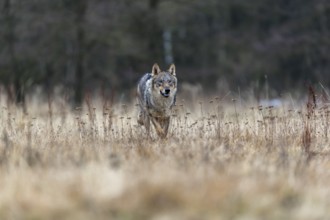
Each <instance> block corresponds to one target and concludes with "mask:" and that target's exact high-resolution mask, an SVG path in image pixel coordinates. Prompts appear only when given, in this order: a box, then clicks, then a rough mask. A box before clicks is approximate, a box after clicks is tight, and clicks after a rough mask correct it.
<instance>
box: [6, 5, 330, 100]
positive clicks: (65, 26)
mask: <svg viewBox="0 0 330 220" xmlns="http://www.w3.org/2000/svg"><path fill="white" fill-rule="evenodd" d="M0 7H1V9H0V10H1V13H0V83H1V93H4V94H6V95H7V97H8V101H9V102H13V103H17V104H23V105H24V104H25V100H26V97H27V96H29V95H31V94H35V93H36V91H41V92H40V93H41V94H47V95H48V96H49V95H50V96H51V95H53V94H54V93H56V94H57V93H58V94H59V95H60V96H63V97H67V98H66V99H67V100H68V102H70V103H72V104H73V105H78V106H79V105H81V103H82V102H83V100H84V98H85V96H86V94H99V91H101V92H102V93H103V94H106V96H107V97H124V98H125V99H130V98H132V93H133V92H132V91H133V90H134V89H135V85H136V82H137V80H138V79H139V77H140V76H141V75H142V74H144V73H145V72H150V70H151V67H152V65H153V63H158V64H160V66H161V67H162V68H164V69H165V68H167V67H168V66H169V64H171V63H175V64H176V67H177V72H178V78H179V81H180V82H185V83H189V84H191V85H200V86H202V88H203V92H204V93H206V94H214V93H217V94H219V93H226V92H228V91H238V90H240V91H247V90H249V91H253V95H254V96H255V97H256V98H260V97H262V96H263V95H264V93H263V91H264V88H265V86H267V87H269V88H270V91H271V92H270V95H271V96H274V97H277V96H280V95H281V94H282V93H283V92H286V91H298V93H299V91H306V85H307V84H318V83H322V85H324V86H325V87H328V86H329V84H330V74H329V71H330V56H329V54H330V2H329V1H327V0H315V1H309V0H299V1H298V0H276V1H273V0H250V1H244V0H203V1H200V0H175V1H174V0H140V1H133V0H56V1H53V0H30V1H24V0H1V3H0ZM47 95H43V96H47Z"/></svg>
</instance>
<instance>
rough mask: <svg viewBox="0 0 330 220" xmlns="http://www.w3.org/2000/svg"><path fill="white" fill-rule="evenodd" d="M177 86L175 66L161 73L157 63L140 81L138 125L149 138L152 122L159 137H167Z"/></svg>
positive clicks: (138, 87) (138, 90)
mask: <svg viewBox="0 0 330 220" xmlns="http://www.w3.org/2000/svg"><path fill="white" fill-rule="evenodd" d="M177 84H178V80H177V78H176V73H175V65H174V64H172V65H171V66H170V68H169V69H168V70H167V71H161V70H160V68H159V66H158V64H156V63H155V64H154V65H153V67H152V70H151V73H146V74H145V75H143V77H142V78H141V79H140V81H139V83H138V86H137V99H138V104H139V115H138V123H139V124H140V125H144V126H145V128H146V130H147V133H148V136H149V135H150V121H151V123H152V124H153V125H154V127H155V130H156V133H157V134H158V136H159V137H161V138H165V137H166V135H167V132H168V128H169V124H170V116H171V108H172V106H173V105H175V101H176V93H177Z"/></svg>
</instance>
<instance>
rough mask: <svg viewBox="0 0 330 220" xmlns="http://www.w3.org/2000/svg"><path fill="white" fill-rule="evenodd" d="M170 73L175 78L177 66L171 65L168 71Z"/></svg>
mask: <svg viewBox="0 0 330 220" xmlns="http://www.w3.org/2000/svg"><path fill="white" fill-rule="evenodd" d="M168 72H170V74H172V75H173V76H175V75H176V73H175V65H174V64H171V66H170V68H169V69H168Z"/></svg>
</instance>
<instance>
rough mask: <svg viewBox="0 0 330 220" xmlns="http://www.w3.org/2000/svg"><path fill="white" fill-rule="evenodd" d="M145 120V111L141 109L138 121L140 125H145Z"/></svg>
mask: <svg viewBox="0 0 330 220" xmlns="http://www.w3.org/2000/svg"><path fill="white" fill-rule="evenodd" d="M144 121H145V119H144V113H143V112H142V111H140V112H139V115H138V120H137V122H138V124H139V125H144Z"/></svg>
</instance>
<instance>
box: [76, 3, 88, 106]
mask: <svg viewBox="0 0 330 220" xmlns="http://www.w3.org/2000/svg"><path fill="white" fill-rule="evenodd" d="M76 4H77V5H76V11H75V12H76V25H77V29H76V40H77V54H76V59H75V62H76V64H75V95H74V102H75V105H76V106H80V105H81V103H82V101H83V96H84V75H85V68H84V61H85V28H84V25H85V14H86V9H87V1H86V0H80V1H77V3H76Z"/></svg>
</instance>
